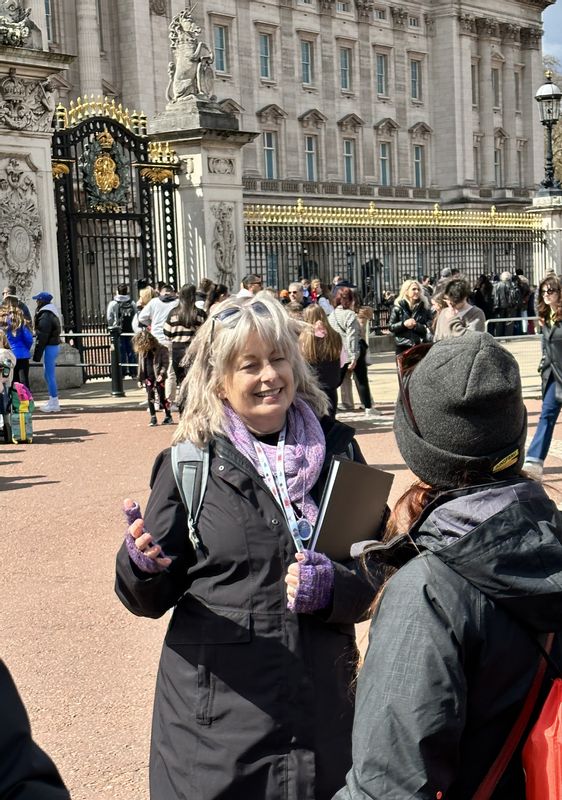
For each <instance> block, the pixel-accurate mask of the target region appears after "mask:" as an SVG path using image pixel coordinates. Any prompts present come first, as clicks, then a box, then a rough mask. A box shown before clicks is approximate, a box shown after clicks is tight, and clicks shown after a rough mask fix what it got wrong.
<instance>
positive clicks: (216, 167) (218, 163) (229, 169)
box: [207, 156, 234, 175]
mask: <svg viewBox="0 0 562 800" xmlns="http://www.w3.org/2000/svg"><path fill="white" fill-rule="evenodd" d="M207 165H208V167H209V172H210V173H211V174H212V175H234V159H233V158H222V157H213V156H209V158H208V159H207Z"/></svg>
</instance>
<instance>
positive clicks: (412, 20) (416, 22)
mask: <svg viewBox="0 0 562 800" xmlns="http://www.w3.org/2000/svg"><path fill="white" fill-rule="evenodd" d="M408 25H409V27H410V28H419V27H420V18H419V17H408Z"/></svg>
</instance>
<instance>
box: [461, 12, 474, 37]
mask: <svg viewBox="0 0 562 800" xmlns="http://www.w3.org/2000/svg"><path fill="white" fill-rule="evenodd" d="M459 26H460V29H461V33H464V34H468V35H471V34H472V35H474V34H475V33H476V17H474V16H473V15H472V14H459Z"/></svg>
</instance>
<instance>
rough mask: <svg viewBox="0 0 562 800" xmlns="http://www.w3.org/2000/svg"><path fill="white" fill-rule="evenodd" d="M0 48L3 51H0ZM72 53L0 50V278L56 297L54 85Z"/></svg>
mask: <svg viewBox="0 0 562 800" xmlns="http://www.w3.org/2000/svg"><path fill="white" fill-rule="evenodd" d="M4 51H5V52H4ZM72 58H73V57H72V56H66V55H61V54H59V53H50V52H45V51H43V50H28V49H25V48H23V47H22V48H11V47H10V48H0V106H1V107H2V110H3V114H2V117H1V122H0V231H1V232H2V235H1V236H0V280H1V281H2V282H3V283H13V284H15V285H16V286H17V290H18V294H19V296H20V298H21V299H22V300H25V301H28V300H29V299H30V298H31V296H32V295H33V294H36V293H37V292H39V291H41V290H46V291H49V292H51V293H52V294H53V296H54V297H55V301H56V302H57V303H58V302H59V300H60V291H59V274H58V259H57V233H56V219H55V201H54V194H53V176H52V164H51V135H52V129H51V123H52V119H53V113H54V109H55V101H54V87H53V86H52V85H51V83H50V82H49V81H48V80H47V78H48V77H49V78H50V77H51V76H53V75H55V74H57V73H60V72H62V71H64V70H66V69H67V67H68V64H69V63H70V62H71V61H72Z"/></svg>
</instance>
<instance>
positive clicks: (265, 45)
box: [259, 33, 273, 80]
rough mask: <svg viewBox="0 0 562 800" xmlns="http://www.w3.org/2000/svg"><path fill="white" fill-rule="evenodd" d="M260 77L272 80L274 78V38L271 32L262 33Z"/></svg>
mask: <svg viewBox="0 0 562 800" xmlns="http://www.w3.org/2000/svg"><path fill="white" fill-rule="evenodd" d="M259 43H260V78H264V79H265V80H271V79H272V78H273V66H272V60H271V58H272V51H273V40H272V36H271V34H270V33H260V38H259Z"/></svg>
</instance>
